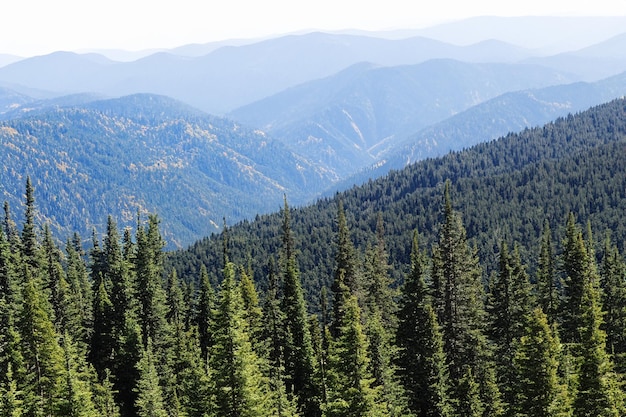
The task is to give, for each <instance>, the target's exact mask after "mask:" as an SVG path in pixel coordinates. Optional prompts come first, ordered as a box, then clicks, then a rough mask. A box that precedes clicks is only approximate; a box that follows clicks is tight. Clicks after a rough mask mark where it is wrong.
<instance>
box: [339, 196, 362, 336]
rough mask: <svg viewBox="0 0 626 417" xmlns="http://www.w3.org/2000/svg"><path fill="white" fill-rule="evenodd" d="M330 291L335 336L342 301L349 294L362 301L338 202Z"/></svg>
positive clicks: (343, 218) (342, 308) (346, 231)
mask: <svg viewBox="0 0 626 417" xmlns="http://www.w3.org/2000/svg"><path fill="white" fill-rule="evenodd" d="M331 290H332V292H333V321H332V323H333V324H332V326H331V334H332V335H333V336H337V334H338V331H339V329H338V327H337V326H338V325H339V323H341V322H342V320H343V314H344V309H345V306H344V305H343V303H344V301H345V300H348V299H349V298H350V297H349V296H350V294H354V295H356V296H357V299H358V300H361V299H362V294H361V276H360V273H359V271H358V265H357V259H356V252H355V249H354V244H353V243H352V239H351V238H350V230H349V228H348V223H347V220H346V213H345V212H344V209H343V203H342V202H341V201H339V204H338V208H337V237H336V253H335V272H334V280H333V284H332V287H331Z"/></svg>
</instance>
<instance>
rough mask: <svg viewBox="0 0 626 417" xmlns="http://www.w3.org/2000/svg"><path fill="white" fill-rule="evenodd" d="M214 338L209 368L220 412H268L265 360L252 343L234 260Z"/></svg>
mask: <svg viewBox="0 0 626 417" xmlns="http://www.w3.org/2000/svg"><path fill="white" fill-rule="evenodd" d="M213 337H214V344H213V346H212V347H211V349H210V353H209V367H210V369H211V377H212V382H211V384H212V386H213V388H214V395H215V406H216V413H217V414H218V415H220V416H224V417H229V416H232V417H236V416H241V415H245V416H261V415H265V413H266V412H267V408H264V407H265V406H267V389H268V384H267V381H266V379H265V378H264V377H263V375H262V373H261V370H262V364H261V360H260V358H259V357H258V356H257V355H256V353H255V352H254V350H253V349H252V345H251V343H250V335H249V328H248V324H247V323H246V321H245V320H244V307H243V300H242V298H241V293H240V291H239V289H238V286H237V285H236V282H235V271H234V265H233V264H231V263H228V264H226V267H225V268H224V279H223V281H222V285H221V288H220V293H219V301H218V305H217V309H216V313H215V329H214V333H213Z"/></svg>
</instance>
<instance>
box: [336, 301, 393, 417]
mask: <svg viewBox="0 0 626 417" xmlns="http://www.w3.org/2000/svg"><path fill="white" fill-rule="evenodd" d="M346 292H347V289H345V290H344V291H343V293H346ZM344 305H345V310H344V313H345V314H344V315H343V316H342V318H343V319H342V321H341V323H340V325H339V328H338V336H337V337H336V338H335V340H333V341H332V342H331V345H330V352H329V370H328V385H329V391H328V404H327V405H326V407H325V415H326V416H329V417H335V416H374V415H381V413H382V411H381V410H384V409H385V408H386V405H385V404H381V403H377V402H376V401H375V398H376V392H375V391H374V390H373V389H372V387H371V383H372V378H371V375H370V373H369V371H368V344H367V340H366V337H365V333H364V331H363V327H362V325H361V310H360V308H359V305H358V301H357V298H356V296H355V295H351V296H349V298H348V299H347V300H346V301H345V304H344Z"/></svg>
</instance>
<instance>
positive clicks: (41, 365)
mask: <svg viewBox="0 0 626 417" xmlns="http://www.w3.org/2000/svg"><path fill="white" fill-rule="evenodd" d="M24 278H25V282H24V287H23V300H24V305H23V309H22V311H21V317H20V320H19V326H18V329H19V333H20V336H21V345H22V354H23V357H24V368H25V372H26V375H25V378H26V381H25V386H24V409H25V413H24V414H25V415H26V416H37V415H39V413H43V415H57V414H58V412H59V411H60V407H61V398H62V395H63V388H64V382H65V369H64V358H63V350H62V349H61V346H60V345H59V340H58V334H57V333H56V331H55V329H54V325H53V323H52V320H51V319H50V315H49V311H50V307H49V305H47V300H46V299H45V298H44V297H42V296H41V294H40V293H39V292H38V291H37V289H36V288H35V284H34V282H33V279H32V278H31V276H30V269H29V267H25V268H24Z"/></svg>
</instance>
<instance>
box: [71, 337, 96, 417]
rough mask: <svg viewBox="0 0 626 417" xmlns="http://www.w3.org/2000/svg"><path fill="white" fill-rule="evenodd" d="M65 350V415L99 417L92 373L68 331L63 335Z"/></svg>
mask: <svg viewBox="0 0 626 417" xmlns="http://www.w3.org/2000/svg"><path fill="white" fill-rule="evenodd" d="M63 350H64V352H65V378H66V387H67V388H66V394H65V398H64V402H63V406H62V409H63V412H62V413H63V415H64V416H67V417H98V416H100V413H99V411H98V410H96V407H95V405H94V402H93V397H94V394H93V391H92V381H93V377H92V373H94V374H95V370H94V369H93V368H90V367H89V366H88V364H87V361H86V360H85V358H84V357H83V356H82V353H81V352H80V351H79V350H78V348H77V347H76V344H75V343H74V341H73V340H72V338H71V336H70V335H69V333H68V332H65V334H64V335H63Z"/></svg>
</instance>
